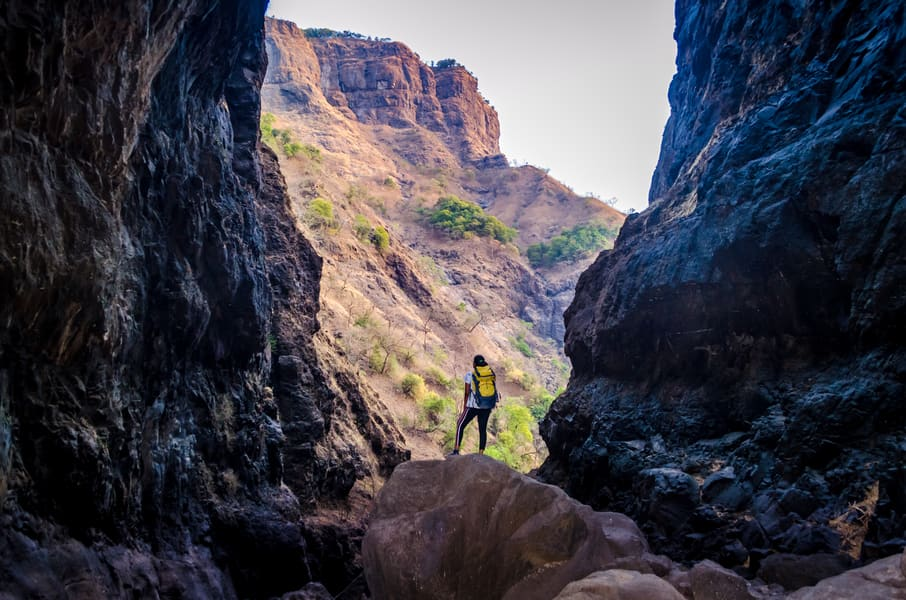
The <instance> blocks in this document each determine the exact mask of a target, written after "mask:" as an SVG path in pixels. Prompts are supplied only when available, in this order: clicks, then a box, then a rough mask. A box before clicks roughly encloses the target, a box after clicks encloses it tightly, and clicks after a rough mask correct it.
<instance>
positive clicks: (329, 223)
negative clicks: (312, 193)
mask: <svg viewBox="0 0 906 600" xmlns="http://www.w3.org/2000/svg"><path fill="white" fill-rule="evenodd" d="M305 220H306V222H307V223H308V224H309V225H310V226H311V227H314V228H320V227H333V226H334V225H335V224H336V219H335V217H334V214H333V204H332V203H331V202H330V200H326V199H324V198H321V197H318V198H314V199H313V200H312V201H311V202H309V203H308V208H307V209H306V211H305Z"/></svg>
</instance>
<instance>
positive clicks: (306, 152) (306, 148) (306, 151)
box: [298, 144, 323, 163]
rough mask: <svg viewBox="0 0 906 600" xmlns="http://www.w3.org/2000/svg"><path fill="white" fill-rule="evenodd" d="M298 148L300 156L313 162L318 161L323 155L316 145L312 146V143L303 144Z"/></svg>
mask: <svg viewBox="0 0 906 600" xmlns="http://www.w3.org/2000/svg"><path fill="white" fill-rule="evenodd" d="M298 150H299V151H301V152H302V156H304V157H305V158H307V159H309V160H311V161H313V162H316V163H320V162H321V161H322V160H323V157H322V156H321V149H320V148H318V147H317V146H314V145H312V144H303V145H302V146H300V147H299V149H298Z"/></svg>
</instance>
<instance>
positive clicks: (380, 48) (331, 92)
mask: <svg viewBox="0 0 906 600" xmlns="http://www.w3.org/2000/svg"><path fill="white" fill-rule="evenodd" d="M267 23H268V25H267V26H268V37H269V38H270V39H271V40H272V41H271V43H270V49H271V51H273V52H275V53H276V56H277V57H278V60H276V61H274V62H275V63H277V64H281V63H284V58H285V59H286V61H285V66H281V68H280V69H279V70H277V71H275V72H274V73H272V74H270V75H269V76H268V81H269V82H270V83H287V82H289V81H293V80H295V79H300V80H304V79H305V77H297V76H298V75H304V74H303V73H299V72H296V69H302V70H310V69H312V68H315V69H316V70H317V71H318V74H319V80H320V86H321V91H322V93H323V94H324V96H325V97H326V98H327V100H328V102H330V103H331V104H332V105H334V106H337V107H340V108H343V109H346V111H347V114H348V115H351V116H352V115H354V116H355V118H356V119H358V120H359V121H361V122H362V123H367V124H383V125H390V126H391V127H409V126H412V125H414V124H418V125H421V126H423V127H426V128H427V129H429V130H431V131H434V132H437V133H440V134H442V137H443V139H444V140H445V142H446V143H447V145H448V146H449V148H450V149H451V150H452V151H453V152H454V154H456V155H457V156H459V157H460V158H461V159H463V160H466V161H469V162H476V163H482V164H484V163H487V162H488V161H489V160H490V161H491V162H492V163H493V162H494V161H495V160H496V161H497V162H501V161H502V163H503V164H504V165H505V164H506V160H505V159H504V158H503V157H502V156H501V155H500V146H499V145H498V140H499V138H500V122H499V120H498V119H497V111H495V110H494V108H493V107H492V106H491V105H490V104H488V103H487V101H485V99H484V97H482V95H481V94H480V93H479V91H478V81H477V80H476V79H475V77H474V76H473V75H472V74H471V73H469V72H468V71H467V70H466V69H465V68H464V67H462V66H459V65H451V66H446V67H443V68H441V67H429V66H428V65H426V64H424V63H423V62H422V61H421V59H420V58H419V57H418V55H417V54H415V53H414V52H413V51H412V50H410V49H409V48H408V47H407V46H406V45H404V44H401V43H399V42H382V41H372V40H364V39H358V38H355V37H312V38H308V44H310V47H311V49H312V50H313V51H314V53H315V54H316V55H317V63H315V64H312V63H310V62H308V61H305V60H304V57H303V56H295V57H292V56H290V55H288V54H286V53H282V52H280V48H281V47H282V48H286V47H297V46H299V45H300V44H299V39H300V38H303V37H304V33H303V32H302V31H301V30H300V29H299V28H298V27H296V26H295V25H294V24H293V23H289V22H287V21H280V20H276V19H268V22H267ZM283 38H295V39H283ZM303 65H305V66H303ZM303 98H304V94H303Z"/></svg>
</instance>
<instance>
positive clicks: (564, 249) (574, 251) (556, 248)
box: [525, 223, 617, 267]
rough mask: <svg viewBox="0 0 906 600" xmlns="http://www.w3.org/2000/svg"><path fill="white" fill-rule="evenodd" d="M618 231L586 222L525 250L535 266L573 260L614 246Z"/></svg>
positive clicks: (548, 265) (546, 265) (547, 265)
mask: <svg viewBox="0 0 906 600" xmlns="http://www.w3.org/2000/svg"><path fill="white" fill-rule="evenodd" d="M616 237H617V232H616V231H614V230H613V229H610V228H609V227H607V226H605V225H603V224H601V223H585V224H582V225H576V226H575V227H572V228H570V229H564V230H563V231H562V232H561V233H560V234H559V235H557V236H555V237H553V238H552V239H551V240H550V241H549V242H543V243H540V244H532V245H531V246H529V247H528V249H527V250H526V252H525V255H526V257H527V258H528V260H529V263H531V265H532V266H533V267H550V266H552V265H554V264H556V263H560V262H572V261H574V260H577V259H579V258H581V257H583V256H585V255H587V254H589V253H590V252H596V251H600V250H603V249H605V248H612V247H613V240H614V239H616Z"/></svg>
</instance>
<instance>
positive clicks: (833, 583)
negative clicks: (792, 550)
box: [788, 553, 906, 600]
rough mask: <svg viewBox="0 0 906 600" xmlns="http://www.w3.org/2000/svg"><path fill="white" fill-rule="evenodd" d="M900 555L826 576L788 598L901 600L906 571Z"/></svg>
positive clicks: (904, 594) (904, 557) (905, 589)
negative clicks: (905, 572) (834, 575)
mask: <svg viewBox="0 0 906 600" xmlns="http://www.w3.org/2000/svg"><path fill="white" fill-rule="evenodd" d="M904 561H906V553H904V554H903V555H902V556H890V557H888V558H884V559H881V560H878V561H875V562H873V563H872V564H870V565H868V566H867V567H862V568H861V569H853V570H851V571H847V572H846V573H843V574H842V575H837V576H836V577H831V578H829V579H825V580H823V581H821V582H820V583H818V584H817V585H815V586H814V587H807V588H803V589H801V590H798V591H796V592H794V593H792V594H790V595H789V597H788V598H789V600H850V599H853V598H857V599H858V600H903V599H904V598H906V574H904V570H903V568H902V563H903V562H904Z"/></svg>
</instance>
